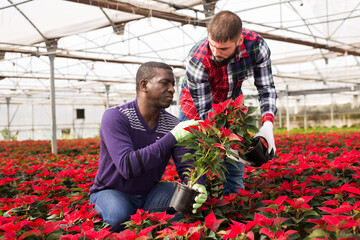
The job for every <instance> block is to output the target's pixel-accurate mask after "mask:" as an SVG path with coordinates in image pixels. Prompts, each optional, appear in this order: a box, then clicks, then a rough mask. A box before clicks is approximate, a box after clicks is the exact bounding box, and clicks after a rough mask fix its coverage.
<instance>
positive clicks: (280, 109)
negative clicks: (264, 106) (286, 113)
mask: <svg viewBox="0 0 360 240" xmlns="http://www.w3.org/2000/svg"><path fill="white" fill-rule="evenodd" d="M279 100H280V99H279ZM279 102H280V107H279V108H278V111H279V128H282V107H283V106H282V103H281V102H282V101H281V100H280V101H279Z"/></svg>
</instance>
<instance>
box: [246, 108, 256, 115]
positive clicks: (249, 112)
mask: <svg viewBox="0 0 360 240" xmlns="http://www.w3.org/2000/svg"><path fill="white" fill-rule="evenodd" d="M257 109H258V107H254V106H250V107H248V111H247V113H246V115H249V114H252V113H254V112H256V110H257Z"/></svg>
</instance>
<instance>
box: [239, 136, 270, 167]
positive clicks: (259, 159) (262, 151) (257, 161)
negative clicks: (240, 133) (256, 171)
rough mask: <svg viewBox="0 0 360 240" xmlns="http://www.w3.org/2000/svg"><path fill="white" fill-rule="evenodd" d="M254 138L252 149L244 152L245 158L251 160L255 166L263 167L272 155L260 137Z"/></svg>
mask: <svg viewBox="0 0 360 240" xmlns="http://www.w3.org/2000/svg"><path fill="white" fill-rule="evenodd" d="M253 140H254V141H253V143H252V144H251V149H250V150H249V151H248V152H246V153H245V154H244V159H245V160H246V161H248V162H251V163H252V164H253V165H252V166H253V167H261V166H262V165H263V164H265V163H267V162H268V161H269V160H270V157H269V154H267V152H266V151H267V149H266V147H265V145H264V143H263V142H262V141H261V139H260V137H256V138H254V139H253Z"/></svg>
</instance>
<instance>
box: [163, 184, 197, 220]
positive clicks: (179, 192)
mask: <svg viewBox="0 0 360 240" xmlns="http://www.w3.org/2000/svg"><path fill="white" fill-rule="evenodd" d="M198 194H199V193H198V192H197V191H196V190H194V189H192V188H189V187H188V186H186V185H185V184H182V183H178V182H177V183H176V185H175V191H174V194H173V196H172V198H171V202H170V207H173V208H174V209H175V210H176V211H179V212H181V213H184V214H187V213H190V212H191V211H192V209H193V204H194V203H195V197H196V196H197V195H198Z"/></svg>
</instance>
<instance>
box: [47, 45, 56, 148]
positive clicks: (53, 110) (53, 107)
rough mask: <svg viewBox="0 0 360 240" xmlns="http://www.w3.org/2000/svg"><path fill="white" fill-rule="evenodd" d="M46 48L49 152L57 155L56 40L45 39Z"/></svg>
mask: <svg viewBox="0 0 360 240" xmlns="http://www.w3.org/2000/svg"><path fill="white" fill-rule="evenodd" d="M46 48H47V51H48V52H49V61H50V101H51V152H52V153H53V154H54V155H57V138H56V130H57V129H56V104H55V70H54V62H55V53H56V49H57V40H49V41H46Z"/></svg>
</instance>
